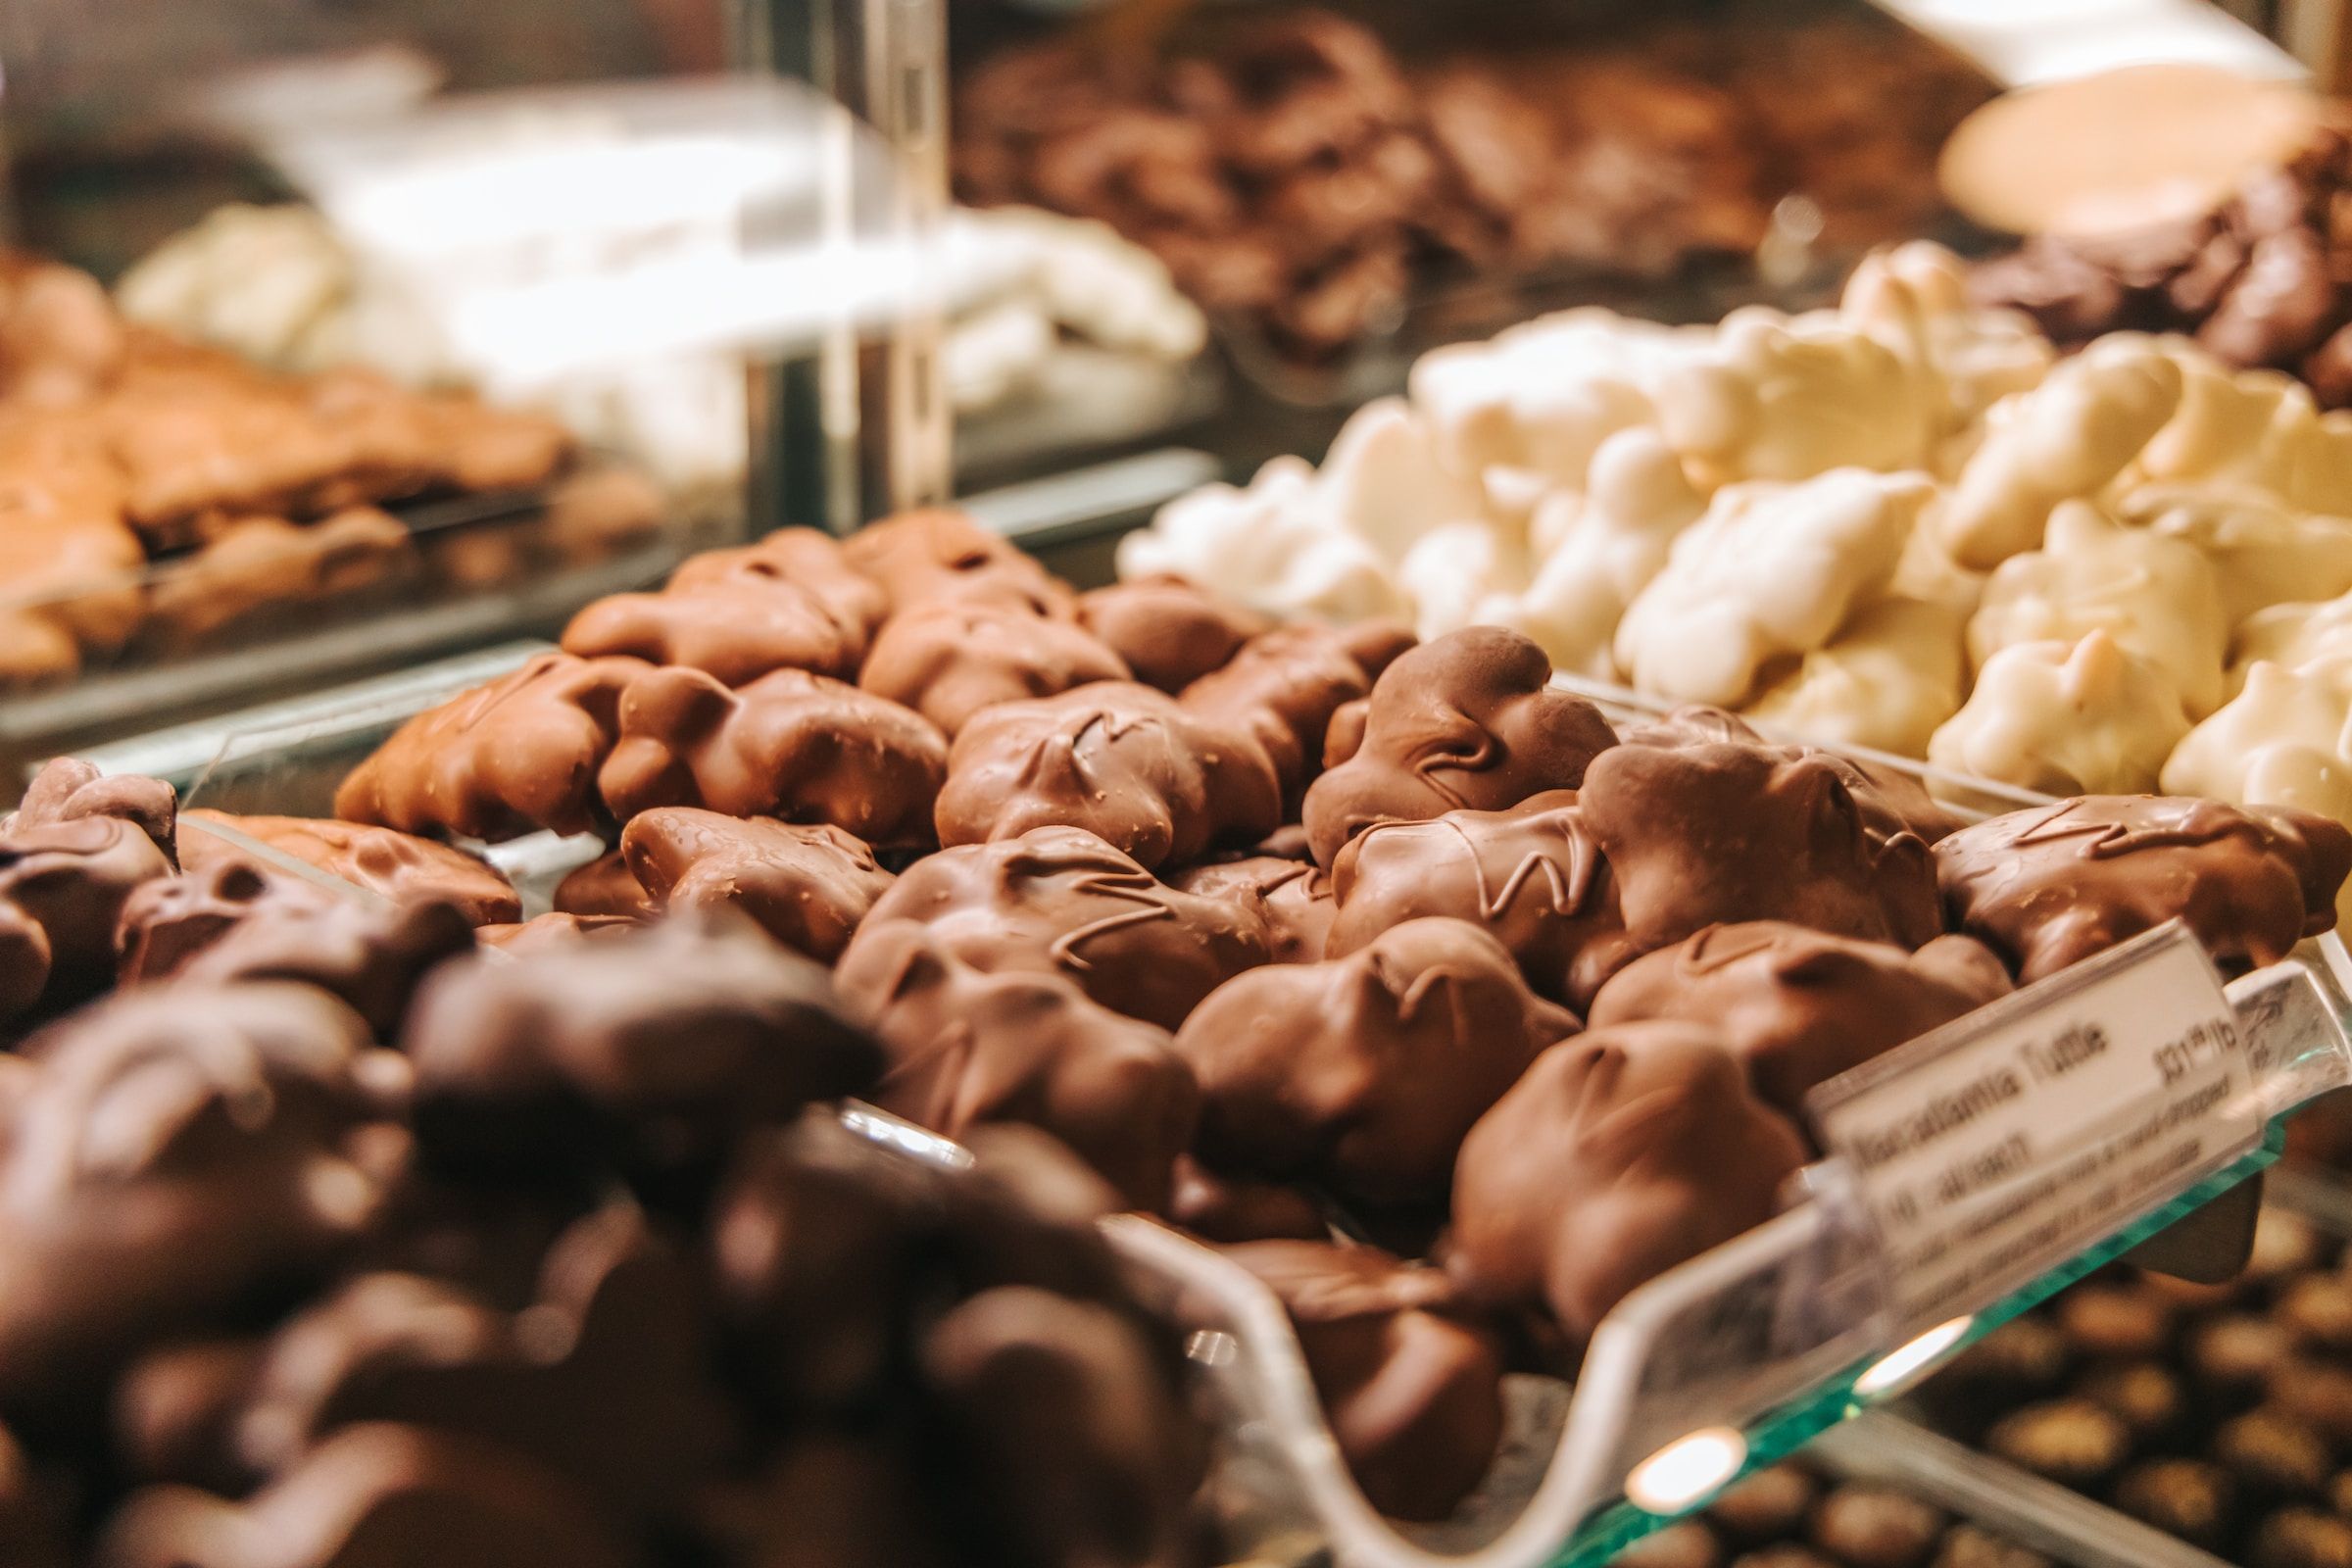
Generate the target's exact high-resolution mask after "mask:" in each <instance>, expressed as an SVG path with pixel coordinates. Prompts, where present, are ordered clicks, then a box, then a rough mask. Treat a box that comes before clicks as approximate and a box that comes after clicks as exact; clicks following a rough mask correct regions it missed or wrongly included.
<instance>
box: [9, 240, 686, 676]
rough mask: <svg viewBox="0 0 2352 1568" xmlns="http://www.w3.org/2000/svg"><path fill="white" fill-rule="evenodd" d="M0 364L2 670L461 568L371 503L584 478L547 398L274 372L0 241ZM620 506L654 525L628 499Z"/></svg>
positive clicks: (167, 643)
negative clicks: (509, 405)
mask: <svg viewBox="0 0 2352 1568" xmlns="http://www.w3.org/2000/svg"><path fill="white" fill-rule="evenodd" d="M0 366H4V367H5V368H0V405H4V406H5V409H6V412H7V426H8V428H7V429H6V431H5V432H0V521H4V523H5V526H0V600H5V601H6V603H7V604H8V605H9V606H10V608H9V609H8V610H7V611H6V612H5V613H0V685H4V686H7V687H9V688H12V689H14V688H20V687H25V686H30V685H37V684H42V683H48V682H56V681H62V680H66V679H70V678H72V677H73V676H74V675H76V674H78V673H79V672H80V671H81V670H82V669H83V668H84V666H85V665H88V664H94V663H99V662H106V661H111V660H113V659H115V658H116V657H117V656H119V655H121V654H123V652H124V650H125V649H126V648H128V649H131V650H133V651H135V652H136V653H137V654H139V655H142V656H145V657H149V658H158V659H160V658H167V657H171V656H173V655H178V654H181V653H184V652H187V651H189V650H192V649H199V648H202V647H205V646H207V645H211V644H217V643H219V642H221V641H222V640H224V639H225V638H227V637H228V636H230V635H232V634H242V633H247V632H249V631H251V630H253V629H254V628H256V627H257V626H266V625H270V624H272V623H293V622H295V621H296V620H297V618H299V619H300V620H303V621H315V620H316V619H317V618H318V617H319V614H320V613H321V612H322V610H325V609H327V608H329V607H332V606H333V605H335V604H337V603H338V602H348V601H350V600H351V599H352V598H353V597H354V596H356V595H360V594H363V593H365V592H366V591H368V590H369V589H373V588H377V587H379V586H383V585H387V584H393V583H398V582H403V581H407V580H411V579H414V578H416V577H417V576H419V575H422V574H425V573H433V574H437V575H440V576H442V577H445V578H448V579H452V580H455V581H457V582H459V583H461V584H462V583H464V582H465V581H466V573H465V570H464V568H463V565H462V553H461V552H459V551H456V550H445V549H444V548H443V545H444V543H445V541H438V540H435V539H433V538H432V537H431V536H430V535H429V534H412V532H411V529H410V526H409V524H408V523H407V522H404V521H402V520H400V519H398V518H396V517H394V516H393V515H390V514H389V513H387V512H384V511H382V510H380V509H381V507H382V506H385V505H390V504H394V503H397V502H402V501H408V500H417V499H430V498H435V497H439V498H447V497H451V496H456V495H466V494H480V493H485V492H492V493H501V492H503V493H508V494H510V495H511V494H512V493H513V492H516V491H541V490H544V489H546V488H547V487H549V486H551V485H552V486H554V487H556V490H557V492H558V493H559V494H560V492H561V490H562V489H563V488H564V486H566V485H569V484H571V483H574V482H577V479H593V478H595V477H596V476H595V475H592V474H591V475H581V476H577V479H566V478H564V470H565V469H566V468H567V467H569V466H571V465H572V460H573V458H574V456H575V454H574V450H573V442H572V439H571V437H570V435H569V434H568V433H567V432H566V431H565V430H564V427H563V426H562V425H561V424H560V423H558V422H557V421H555V420H554V419H552V418H549V417H546V416H544V415H540V414H535V413H525V412H522V411H518V410H507V409H498V408H493V407H490V406H489V405H487V404H484V403H483V402H481V401H480V400H478V399H477V398H475V397H473V396H471V395H468V394H460V393H453V392H429V393H420V392H412V391H409V390H406V389H403V388H401V387H398V386H395V385H394V384H393V383H392V382H391V381H389V380H387V379H385V378H384V377H382V376H380V375H378V374H376V373H374V372H372V371H368V370H363V369H358V368H343V369H336V370H331V371H328V372H326V373H323V374H318V375H304V376H292V375H278V374H273V373H270V372H268V371H265V370H263V369H262V368H259V367H257V366H254V365H251V364H248V363H246V362H245V361H244V360H241V359H239V358H237V357H236V356H234V355H231V354H227V353H223V352H221V351H218V350H214V349H210V348H203V347H199V346H197V345H195V344H193V343H190V342H187V341H184V340H182V339H180V338H178V337H175V336H172V335H171V334H169V333H167V332H164V331H161V330H158V329H156V328H153V327H147V326H140V325H135V324H132V323H130V322H127V321H125V320H124V319H122V318H121V317H120V316H119V315H118V314H117V312H116V309H115V306H114V303H113V302H112V301H111V300H110V299H109V298H108V295H107V291H106V290H105V288H104V287H102V286H101V285H100V284H99V283H98V282H97V281H96V280H95V279H93V278H91V277H90V276H89V275H88V274H87V273H84V272H81V271H79V270H75V269H73V268H71V267H67V266H64V265H62V264H59V263H55V262H47V261H40V260H36V259H34V258H31V257H29V256H25V255H20V254H11V255H8V256H6V257H0ZM638 482H639V483H642V481H638ZM550 510H551V516H550V519H549V525H548V531H549V532H550V533H551V534H555V533H557V532H559V531H560V530H559V529H558V527H557V525H556V521H555V518H554V517H553V515H552V514H553V513H555V512H560V511H561V510H563V509H562V504H561V502H560V501H551V508H550ZM653 515H654V516H656V517H658V515H659V501H658V498H657V499H656V500H655V502H654V514H653ZM627 522H628V526H629V527H630V528H632V529H635V530H637V531H642V530H643V529H644V528H645V527H647V526H650V520H649V518H648V516H647V515H646V512H645V510H644V508H643V506H642V505H641V506H640V507H638V508H636V509H633V511H632V515H631V516H630V517H629V518H628V519H627ZM459 532H460V533H462V534H472V535H473V536H474V537H473V538H472V539H469V540H466V541H465V542H467V543H475V542H478V541H479V540H480V539H481V538H482V537H484V536H482V535H481V534H480V533H479V532H478V531H476V530H459ZM489 542H490V543H493V544H500V543H505V541H501V540H490V541H489ZM500 575H502V576H506V577H511V576H512V575H513V569H512V567H511V566H510V567H508V568H506V569H504V570H502V572H501V573H500Z"/></svg>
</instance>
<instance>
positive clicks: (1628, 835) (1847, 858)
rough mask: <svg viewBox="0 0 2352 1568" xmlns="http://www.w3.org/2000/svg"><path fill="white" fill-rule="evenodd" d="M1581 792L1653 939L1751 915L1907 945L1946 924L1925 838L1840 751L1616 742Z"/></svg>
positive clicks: (1593, 830) (1620, 898)
mask: <svg viewBox="0 0 2352 1568" xmlns="http://www.w3.org/2000/svg"><path fill="white" fill-rule="evenodd" d="M1578 804H1579V806H1580V808H1581V809H1582V814H1583V818H1584V825H1585V829H1586V831H1587V832H1589V833H1590V834H1591V835H1592V836H1593V840H1594V842H1596V843H1597V844H1598V845H1599V846H1600V852H1601V855H1602V856H1603V857H1604V858H1606V859H1607V861H1608V863H1609V869H1610V872H1611V874H1612V876H1613V877H1614V879H1615V883H1616V889H1617V904H1618V907H1619V909H1620V910H1621V911H1622V913H1623V916H1624V920H1625V928H1626V931H1627V932H1628V934H1629V935H1630V936H1631V937H1632V939H1633V941H1634V943H1635V944H1636V946H1637V947H1638V948H1639V949H1640V950H1641V951H1642V952H1649V951H1652V950H1654V949H1658V948H1663V947H1670V946H1672V945H1674V944H1676V943H1679V942H1682V941H1684V940H1686V939H1687V938H1690V937H1691V936H1695V935H1696V934H1697V933H1698V932H1699V931H1701V930H1703V929H1704V928H1705V927H1707V926H1709V925H1714V924H1717V923H1719V922H1731V921H1742V920H1787V921H1790V922H1792V923H1794V924H1797V925H1802V926H1809V927H1811V928H1813V929H1814V930H1817V931H1826V932H1829V933H1830V934H1831V935H1833V936H1842V937H1852V938H1856V939H1858V940H1861V941H1866V942H1892V943H1895V944H1896V945H1898V946H1900V947H1904V948H1917V947H1920V946H1923V945H1924V944H1926V943H1927V942H1928V941H1929V940H1930V939H1931V938H1933V937H1935V936H1936V934H1937V933H1938V931H1939V930H1940V929H1941V927H1942V919H1941V911H1940V909H1939V907H1938V906H1937V902H1936V864H1935V861H1934V859H1933V858H1931V855H1930V851H1929V849H1928V846H1927V844H1926V843H1925V841H1923V840H1922V839H1921V838H1920V837H1919V835H1918V834H1916V833H1915V832H1912V831H1910V830H1909V829H1907V828H1906V827H1903V826H1900V825H1898V823H1899V818H1898V817H1897V815H1896V813H1895V812H1894V810H1893V809H1892V808H1891V806H1889V805H1888V804H1887V801H1886V799H1885V797H1884V796H1883V795H1882V794H1881V793H1880V792H1879V791H1878V790H1877V788H1876V787H1875V786H1874V784H1873V782H1872V781H1871V780H1870V779H1869V778H1867V777H1865V776H1864V775H1863V774H1862V773H1861V772H1860V771H1859V770H1858V769H1856V768H1855V767H1854V766H1853V764H1852V763H1850V762H1848V761H1846V760H1844V759H1842V758H1838V757H1833V756H1832V755H1830V754H1829V753H1826V752H1819V751H1814V750H1811V749H1809V748H1801V747H1784V746H1774V745H1771V744H1769V743H1763V742H1752V741H1740V740H1729V741H1715V742H1707V741H1701V742H1693V743H1691V744H1687V745H1681V746H1658V745H1645V744H1640V743H1635V744H1629V745H1624V746H1618V747H1614V748H1611V749H1610V750H1608V751H1606V752H1603V753H1601V754H1600V756H1599V757H1597V758H1595V759H1594V760H1593V770H1592V772H1591V773H1590V774H1589V775H1588V776H1587V778H1586V780H1585V787H1584V789H1583V790H1582V791H1581V792H1580V794H1579V796H1578Z"/></svg>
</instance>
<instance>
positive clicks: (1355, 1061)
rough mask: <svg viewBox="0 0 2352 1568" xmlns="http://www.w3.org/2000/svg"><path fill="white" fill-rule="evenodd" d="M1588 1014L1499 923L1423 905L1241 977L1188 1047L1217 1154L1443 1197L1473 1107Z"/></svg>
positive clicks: (1228, 1162)
mask: <svg viewBox="0 0 2352 1568" xmlns="http://www.w3.org/2000/svg"><path fill="white" fill-rule="evenodd" d="M1577 1028H1578V1024H1577V1020H1576V1017H1575V1015H1574V1014H1572V1013H1570V1012H1569V1011H1568V1010H1567V1009H1566V1008H1563V1007H1559V1006H1555V1005H1552V1004H1550V1003H1548V1002H1545V1001H1544V1000H1543V999H1542V998H1540V997H1538V996H1536V995H1535V993H1533V992H1532V991H1530V990H1529V989H1528V987H1527V982H1526V981H1525V980H1523V979H1521V978H1520V975H1519V971H1518V969H1517V967H1516V966H1515V965H1513V964H1512V962H1511V956H1510V955H1509V953H1507V952H1505V951H1504V950H1503V948H1502V945H1501V944H1500V943H1497V942H1496V941H1495V939H1494V938H1492V937H1490V936H1488V935H1487V934H1486V933H1485V932H1483V931H1481V930H1479V929H1478V928H1477V927H1475V926H1473V925H1470V924H1468V923H1467V922H1465V921H1460V920H1446V919H1423V920H1412V921H1408V922H1406V923H1405V924H1403V925H1399V926H1397V927H1395V928H1393V929H1391V930H1389V931H1387V932H1385V933H1383V934H1382V936H1381V937H1380V938H1379V939H1378V940H1377V941H1375V942H1373V943H1371V944H1370V945H1369V946H1367V947H1365V948H1363V949H1361V950H1360V951H1358V952H1356V953H1352V954H1350V955H1348V956H1346V957H1343V958H1333V959H1329V960H1326V961H1325V962H1322V963H1314V964H1276V965H1271V966H1269V967H1266V968H1263V969H1256V970H1252V971H1250V973H1249V974H1246V975H1243V976H1241V977H1240V978H1238V979H1235V980H1233V981H1230V982H1228V983H1227V984H1225V985H1223V986H1221V987H1219V988H1218V989H1217V990H1216V991H1215V992H1214V993H1212V994H1211V995H1210V996H1209V998H1208V1000H1207V1001H1205V1002H1203V1003H1201V1005H1200V1006H1199V1007H1198V1008H1196V1009H1195V1010H1194V1012H1193V1015H1192V1016H1191V1017H1190V1018H1187V1019H1186V1020H1185V1023H1184V1027H1183V1028H1182V1029H1180V1030H1179V1031H1177V1035H1176V1052H1177V1054H1178V1055H1180V1056H1182V1057H1183V1058H1184V1059H1185V1060H1186V1061H1188V1062H1190V1063H1191V1064H1192V1067H1193V1070H1194V1072H1195V1073H1196V1075H1198V1077H1199V1078H1200V1080H1201V1095H1202V1097H1203V1105H1202V1113H1201V1136H1200V1140H1199V1143H1198V1152H1199V1154H1200V1155H1201V1161H1202V1162H1203V1163H1204V1164H1206V1165H1207V1166H1208V1167H1209V1168H1210V1169H1212V1170H1217V1171H1232V1172H1238V1173H1241V1174H1245V1175H1253V1176H1267V1177H1273V1178H1276V1179H1278V1180H1303V1181H1309V1182H1312V1183H1314V1184H1316V1185H1318V1186H1322V1187H1325V1188H1327V1189H1329V1190H1330V1191H1331V1192H1333V1193H1335V1194H1337V1195H1339V1196H1340V1197H1342V1198H1343V1199H1351V1200H1354V1201H1359V1202H1362V1203H1365V1204H1368V1205H1371V1206H1373V1207H1376V1208H1380V1207H1407V1206H1421V1205H1427V1204H1432V1203H1435V1202H1439V1201H1443V1199H1444V1197H1445V1194H1446V1185H1447V1182H1448V1180H1449V1178H1450V1176H1451V1173H1452V1169H1453V1162H1454V1156H1455V1153H1456V1152H1457V1151H1458V1150H1459V1149H1460V1147H1461V1142H1462V1138H1463V1136H1464V1135H1465V1134H1466V1133H1468V1132H1469V1130H1470V1127H1471V1125H1472V1123H1474V1122H1476V1121H1477V1120H1478V1119H1479V1117H1480V1116H1481V1115H1482V1114H1484V1113H1485V1112H1486V1111H1487V1110H1488V1109H1489V1107H1491V1106H1492V1105H1494V1103H1495V1101H1496V1100H1498V1099H1499V1098H1501V1096H1502V1094H1503V1092H1504V1091H1505V1090H1507V1089H1509V1088H1510V1086H1511V1084H1512V1083H1513V1082H1514V1081H1516V1080H1517V1078H1518V1077H1519V1075H1520V1073H1522V1072H1524V1071H1525V1070H1526V1069H1527V1066H1528V1064H1529V1063H1530V1062H1532V1061H1534V1060H1535V1059H1536V1058H1537V1057H1538V1056H1539V1055H1540V1054H1542V1053H1543V1052H1544V1048H1546V1047H1547V1046H1550V1045H1552V1044H1553V1043H1555V1042H1557V1041H1559V1040H1562V1039H1565V1038H1566V1037H1568V1036H1569V1035H1572V1034H1574V1033H1575V1032H1576V1030H1577Z"/></svg>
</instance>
